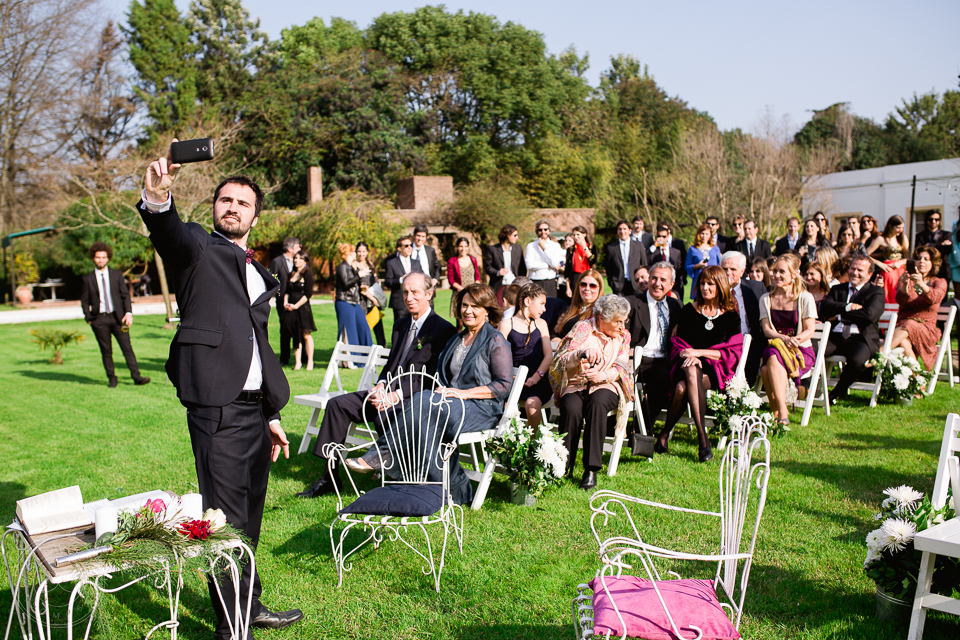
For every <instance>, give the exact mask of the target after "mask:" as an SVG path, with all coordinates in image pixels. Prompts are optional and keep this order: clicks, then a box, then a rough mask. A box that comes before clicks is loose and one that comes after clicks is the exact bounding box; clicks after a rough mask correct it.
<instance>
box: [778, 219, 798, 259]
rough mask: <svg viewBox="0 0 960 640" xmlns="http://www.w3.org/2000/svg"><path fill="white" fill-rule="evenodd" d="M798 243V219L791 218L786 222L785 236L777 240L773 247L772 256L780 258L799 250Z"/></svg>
mask: <svg viewBox="0 0 960 640" xmlns="http://www.w3.org/2000/svg"><path fill="white" fill-rule="evenodd" d="M801 246H802V245H801V243H800V218H798V217H796V216H793V217H792V218H790V219H789V220H787V235H785V236H783V237H782V238H779V239H778V240H777V242H776V244H775V245H774V247H773V255H775V256H782V255H783V254H785V253H787V252H788V251H794V250H799V249H800V247H801Z"/></svg>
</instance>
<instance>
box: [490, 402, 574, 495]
mask: <svg viewBox="0 0 960 640" xmlns="http://www.w3.org/2000/svg"><path fill="white" fill-rule="evenodd" d="M550 427H551V425H549V424H546V423H543V424H541V425H540V427H539V428H538V429H536V430H533V429H531V428H530V426H529V425H527V421H526V420H524V419H522V418H514V419H513V420H511V421H510V424H509V425H507V426H506V427H505V428H504V430H503V432H502V433H500V434H499V435H496V436H494V437H493V439H491V440H490V444H489V445H488V446H489V448H490V454H491V455H492V456H493V457H495V458H498V459H499V460H500V464H502V465H503V466H504V467H506V469H507V473H508V475H509V477H510V499H511V501H512V502H513V503H514V504H522V505H526V506H528V507H529V506H533V505H535V504H536V502H537V497H538V496H539V495H540V494H541V493H543V490H544V489H545V488H547V487H548V486H550V485H552V484H556V483H557V482H559V480H560V478H562V477H563V472H564V470H565V469H566V467H567V456H568V455H569V452H568V451H567V448H566V447H565V446H563V439H562V438H561V437H560V436H558V435H556V434H555V433H553V431H551V429H550Z"/></svg>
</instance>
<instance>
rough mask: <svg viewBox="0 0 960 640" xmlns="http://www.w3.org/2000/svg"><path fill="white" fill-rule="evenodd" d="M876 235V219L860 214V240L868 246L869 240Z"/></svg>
mask: <svg viewBox="0 0 960 640" xmlns="http://www.w3.org/2000/svg"><path fill="white" fill-rule="evenodd" d="M875 237H877V219H876V218H874V217H873V216H860V242H862V243H863V246H865V247H869V246H870V241H871V240H873V239H874V238H875Z"/></svg>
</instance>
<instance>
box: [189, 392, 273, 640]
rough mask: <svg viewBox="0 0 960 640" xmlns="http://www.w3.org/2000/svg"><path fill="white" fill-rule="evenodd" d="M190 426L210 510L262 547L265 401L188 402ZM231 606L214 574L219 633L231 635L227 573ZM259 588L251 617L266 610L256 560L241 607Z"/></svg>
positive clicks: (246, 573) (243, 582)
mask: <svg viewBox="0 0 960 640" xmlns="http://www.w3.org/2000/svg"><path fill="white" fill-rule="evenodd" d="M187 426H188V427H189V429H190V443H191V444H192V445H193V456H194V461H195V463H196V467H197V481H198V483H199V486H200V495H201V496H203V508H204V509H208V508H209V509H221V510H223V513H224V515H225V516H226V519H227V522H229V523H230V524H232V525H233V526H234V527H236V528H237V529H238V530H239V531H241V532H242V533H243V534H244V535H245V536H246V537H247V538H249V540H250V548H251V549H253V550H256V548H257V543H258V542H259V540H260V526H261V522H262V520H263V505H264V502H265V501H266V497H267V481H268V480H269V477H270V452H271V448H272V444H271V440H270V432H269V427H268V426H267V419H266V417H265V416H264V415H263V412H262V411H261V408H260V403H259V402H241V401H237V400H235V401H234V402H231V403H230V404H228V405H226V406H224V407H207V406H201V405H188V406H187ZM218 582H219V584H220V591H221V593H222V594H223V600H224V602H226V610H224V606H223V604H222V603H221V602H220V597H219V596H218V595H217V588H216V585H215V584H214V582H213V578H211V579H210V580H209V585H208V587H209V591H210V600H211V601H212V603H213V610H214V612H215V613H216V615H217V626H216V633H215V637H217V638H220V637H223V638H226V637H228V636H229V627H228V620H232V619H233V602H234V593H235V592H234V589H233V583H232V582H231V581H230V580H229V579H228V578H226V577H225V576H220V578H219V579H218ZM250 589H252V590H253V603H252V605H251V607H250V616H251V619H253V618H256V617H257V615H258V614H259V613H260V610H261V609H262V605H261V604H260V592H261V587H260V576H259V575H251V569H250V563H249V562H247V563H246V564H244V566H243V570H242V572H241V576H240V607H241V610H244V609H245V608H246V597H247V593H248V592H249V590H250Z"/></svg>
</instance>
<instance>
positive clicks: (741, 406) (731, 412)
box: [707, 375, 790, 449]
mask: <svg viewBox="0 0 960 640" xmlns="http://www.w3.org/2000/svg"><path fill="white" fill-rule="evenodd" d="M762 402H763V401H762V400H761V399H760V396H758V395H757V394H756V393H754V392H753V391H752V390H751V389H750V387H749V385H747V381H746V379H745V378H744V377H743V376H742V375H737V376H734V377H733V378H731V379H730V380H729V381H728V382H727V385H726V387H724V389H723V391H713V390H708V391H707V406H708V407H709V408H710V410H711V411H713V415H714V420H713V427H712V428H711V429H710V434H711V435H713V436H715V437H717V438H719V440H720V444H719V445H718V447H717V448H718V449H723V448H724V447H725V446H726V444H727V440H729V439H730V437H731V436H732V435H733V431H734V430H735V429H738V428H739V427H740V418H742V417H745V416H759V417H760V420H761V421H762V422H763V424H764V425H765V426H766V427H767V433H768V435H770V436H780V435H783V433H784V432H785V431H790V427H788V426H787V425H781V424H778V423H777V421H776V420H774V419H773V414H772V413H770V412H763V413H761V412H760V411H759V409H760V405H761V404H762Z"/></svg>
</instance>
